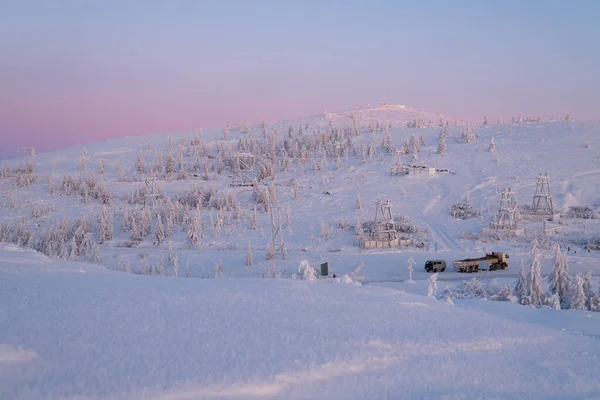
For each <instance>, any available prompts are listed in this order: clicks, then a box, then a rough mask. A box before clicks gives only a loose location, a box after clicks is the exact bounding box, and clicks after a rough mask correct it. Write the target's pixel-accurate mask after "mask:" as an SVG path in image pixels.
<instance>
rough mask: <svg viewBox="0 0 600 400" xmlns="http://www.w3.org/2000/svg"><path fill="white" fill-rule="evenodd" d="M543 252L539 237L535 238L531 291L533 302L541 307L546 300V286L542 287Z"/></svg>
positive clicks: (532, 256) (532, 247)
mask: <svg viewBox="0 0 600 400" xmlns="http://www.w3.org/2000/svg"><path fill="white" fill-rule="evenodd" d="M540 256H541V252H540V249H539V243H538V241H537V239H533V242H532V244H531V261H530V265H531V271H530V272H531V275H530V277H529V293H530V296H531V304H533V305H534V306H535V307H540V306H542V305H543V304H544V302H545V297H546V295H545V293H544V288H543V287H542V269H541V264H540Z"/></svg>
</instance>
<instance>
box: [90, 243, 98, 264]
mask: <svg viewBox="0 0 600 400" xmlns="http://www.w3.org/2000/svg"><path fill="white" fill-rule="evenodd" d="M91 261H92V263H93V264H100V246H99V245H98V244H94V246H93V247H92V257H91Z"/></svg>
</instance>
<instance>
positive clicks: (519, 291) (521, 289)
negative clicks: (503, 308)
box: [515, 259, 529, 303]
mask: <svg viewBox="0 0 600 400" xmlns="http://www.w3.org/2000/svg"><path fill="white" fill-rule="evenodd" d="M515 295H516V296H517V297H518V298H519V302H521V303H523V301H522V300H523V299H525V298H527V297H529V285H528V283H527V274H526V272H525V264H524V263H523V259H521V269H520V270H519V279H518V280H517V286H515Z"/></svg>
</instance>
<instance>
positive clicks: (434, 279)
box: [427, 272, 438, 298]
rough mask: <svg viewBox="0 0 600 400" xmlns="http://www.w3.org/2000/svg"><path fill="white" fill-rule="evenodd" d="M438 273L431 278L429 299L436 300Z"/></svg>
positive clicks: (428, 292) (428, 289) (428, 290)
mask: <svg viewBox="0 0 600 400" xmlns="http://www.w3.org/2000/svg"><path fill="white" fill-rule="evenodd" d="M437 279H438V274H437V272H436V273H434V274H433V275H431V277H430V278H429V287H428V288H427V297H433V298H435V297H436V296H437Z"/></svg>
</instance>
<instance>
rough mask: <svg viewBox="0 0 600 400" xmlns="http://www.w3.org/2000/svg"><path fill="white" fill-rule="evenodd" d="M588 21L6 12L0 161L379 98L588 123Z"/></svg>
mask: <svg viewBox="0 0 600 400" xmlns="http://www.w3.org/2000/svg"><path fill="white" fill-rule="evenodd" d="M598 20H600V2H596V1H574V2H565V1H553V0H549V1H538V0H530V1H511V0H509V1H465V0H463V1H370V2H366V1H364V2H359V1H303V2H293V1H200V0H199V1H184V0H181V1H135V0H131V1H61V0H56V1H52V2H50V1H26V0H25V1H6V0H4V1H2V2H0V55H1V57H2V60H3V61H2V63H0V87H2V88H3V89H2V90H1V91H0V147H11V146H15V145H26V144H27V145H28V144H29V143H26V142H28V141H29V142H31V141H35V142H38V143H41V145H40V146H41V147H43V146H47V147H48V148H50V147H53V146H54V147H56V146H62V145H68V144H73V143H78V142H81V141H87V140H98V139H102V138H105V137H116V136H121V135H127V134H142V133H156V132H172V131H178V130H190V129H195V128H198V127H200V126H203V127H216V126H223V125H224V124H226V123H230V124H236V123H239V122H240V121H248V122H259V121H261V120H267V121H271V120H277V119H282V118H288V117H295V116H301V115H304V114H307V113H318V112H322V110H323V108H324V107H327V108H328V109H330V110H340V109H345V108H348V107H355V106H361V105H365V104H367V103H371V104H372V103H376V102H378V101H379V100H381V99H385V100H386V101H388V102H389V103H401V104H406V105H408V106H412V107H415V108H423V109H424V110H428V111H432V112H437V111H441V112H444V113H445V114H446V115H447V116H454V115H456V116H458V117H459V118H468V119H481V118H482V116H483V115H488V116H489V117H491V118H495V117H504V118H507V119H509V118H510V116H511V115H516V114H523V115H528V114H530V115H538V114H539V115H542V116H543V117H545V118H547V117H549V116H550V115H551V114H552V113H556V114H560V115H562V114H564V113H567V112H569V113H571V115H573V116H574V117H576V118H581V119H598V118H600V100H598V95H597V93H598V92H599V91H600V73H599V72H598V71H600V51H598V47H599V45H598V43H597V41H598V38H600V24H598V23H597V21H598ZM17 142H18V143H17Z"/></svg>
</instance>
